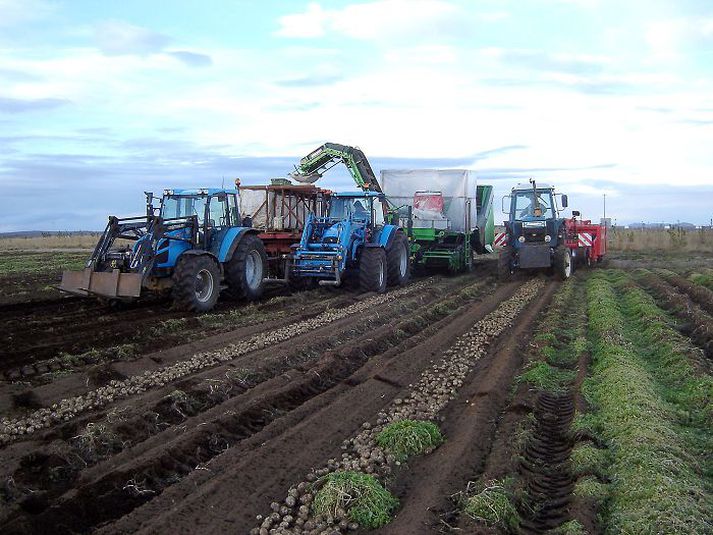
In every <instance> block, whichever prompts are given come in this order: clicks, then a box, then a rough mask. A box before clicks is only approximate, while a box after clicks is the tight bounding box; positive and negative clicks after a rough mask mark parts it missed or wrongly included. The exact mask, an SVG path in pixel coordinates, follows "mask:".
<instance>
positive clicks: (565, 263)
mask: <svg viewBox="0 0 713 535" xmlns="http://www.w3.org/2000/svg"><path fill="white" fill-rule="evenodd" d="M558 195H559V194H555V189H554V187H552V186H549V185H546V184H540V185H537V184H536V183H535V181H534V180H532V179H530V184H518V185H517V186H515V187H514V188H513V189H512V192H511V194H510V195H508V196H506V197H505V198H504V199H503V211H504V212H506V213H507V214H508V220H507V221H506V222H505V233H506V236H507V237H506V240H507V244H506V245H505V247H503V249H502V250H501V251H500V256H499V259H498V274H499V278H500V280H509V279H510V277H511V275H512V274H513V273H514V272H515V271H516V270H533V269H543V268H545V269H550V270H551V271H553V272H554V273H555V274H556V275H557V276H558V277H559V278H560V279H562V280H564V279H567V278H569V276H570V275H571V274H572V269H573V267H574V265H573V258H572V251H571V249H570V247H569V245H568V241H567V237H568V235H569V233H568V230H567V228H568V227H567V225H568V222H569V221H571V220H568V219H565V218H563V217H561V216H560V212H561V209H560V208H559V207H558V206H557V196H558ZM506 198H508V199H509V200H510V209H509V210H507V211H506V210H505V203H504V201H505V199H506ZM560 204H561V207H562V209H564V208H566V207H567V195H561V201H560ZM577 214H578V213H577Z"/></svg>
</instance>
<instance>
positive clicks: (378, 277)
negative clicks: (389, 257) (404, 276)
mask: <svg viewBox="0 0 713 535" xmlns="http://www.w3.org/2000/svg"><path fill="white" fill-rule="evenodd" d="M386 271H387V269H386V252H385V251H384V250H383V249H382V248H381V247H369V248H367V247H364V249H362V252H361V259H360V260H359V286H361V288H362V290H365V291H367V292H377V293H384V292H385V291H386V278H387V274H386Z"/></svg>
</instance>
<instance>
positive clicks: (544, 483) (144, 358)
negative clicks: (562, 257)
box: [0, 253, 713, 535]
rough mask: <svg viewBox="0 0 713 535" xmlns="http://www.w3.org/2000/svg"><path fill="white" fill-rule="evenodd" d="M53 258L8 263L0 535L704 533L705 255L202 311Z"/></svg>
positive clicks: (707, 527)
mask: <svg viewBox="0 0 713 535" xmlns="http://www.w3.org/2000/svg"><path fill="white" fill-rule="evenodd" d="M6 254H10V253H6ZM44 254H46V253H32V255H29V256H28V255H27V254H26V253H18V254H17V258H15V259H12V258H9V257H5V260H4V263H2V264H1V266H8V267H7V268H3V269H4V271H2V272H1V273H0V276H2V277H6V279H4V280H10V279H8V278H7V277H16V280H17V285H16V286H15V287H16V288H20V287H22V288H25V287H27V288H29V289H28V290H27V291H26V293H21V292H15V293H13V292H14V290H12V289H10V290H8V291H7V293H6V294H3V295H2V296H0V299H3V301H2V304H1V305H0V317H1V318H2V321H3V325H4V326H5V327H6V328H5V329H4V330H3V333H2V335H0V336H2V337H3V339H2V345H1V347H2V348H3V349H2V355H1V356H0V363H1V366H0V371H1V372H2V374H3V376H2V380H1V381H0V407H2V420H0V444H1V446H0V447H1V448H2V449H0V452H1V453H0V455H2V461H3V462H2V463H1V464H0V466H1V467H2V468H0V481H1V482H2V485H0V523H1V524H2V525H3V533H8V534H14V533H17V534H20V533H23V534H25V533H48V532H52V533H59V534H63V533H67V534H69V533H104V534H119V533H121V534H128V533H146V534H148V533H164V532H171V533H250V532H252V533H256V534H259V535H263V534H270V533H294V534H297V533H315V534H316V533H346V532H350V531H353V530H358V531H360V532H366V531H367V529H366V528H367V527H371V528H373V529H374V530H375V532H378V533H393V534H397V533H399V534H400V533H414V534H417V533H450V532H453V533H563V534H568V533H572V534H575V533H590V534H597V533H620V532H628V533H671V532H681V533H684V532H685V533H711V532H713V527H712V526H711V524H710V520H709V519H710V514H709V513H710V511H711V510H713V501H712V499H711V496H712V494H711V491H712V490H713V477H712V474H713V465H712V464H711V459H710V451H711V449H713V433H712V432H711V429H713V413H712V412H711V405H710V400H711V398H712V397H713V379H711V375H710V370H711V351H713V346H711V340H712V338H711V336H712V334H711V326H712V325H713V315H712V314H711V309H710V308H709V307H710V303H711V301H710V288H708V287H707V286H706V284H705V283H706V282H707V280H708V279H707V278H706V277H707V276H708V275H709V271H707V266H709V265H710V263H708V264H706V263H704V262H701V263H696V262H695V261H691V260H690V259H688V260H682V261H681V263H680V264H671V263H669V264H668V265H663V264H661V263H660V262H659V260H658V259H656V258H654V257H652V258H651V259H649V258H648V257H645V258H643V259H637V258H633V257H626V258H619V259H613V261H612V262H611V263H610V265H611V266H612V267H613V268H612V269H601V268H595V269H591V270H588V269H582V270H580V271H578V272H577V273H576V274H575V276H574V278H573V279H572V280H569V281H567V282H565V283H561V282H557V281H554V280H552V279H549V278H547V277H546V276H544V275H541V276H538V277H534V278H531V279H526V278H516V279H515V280H514V281H513V282H509V283H507V284H501V283H498V282H496V279H495V277H494V271H495V265H494V262H493V261H492V260H484V261H481V263H480V264H479V265H478V267H477V269H476V270H475V271H474V272H473V273H470V274H466V275H461V276H456V277H445V276H436V277H429V278H420V279H415V280H414V281H412V282H411V283H410V284H408V285H407V286H405V287H403V288H399V289H395V290H390V291H389V292H388V293H386V294H383V295H376V294H364V293H358V292H356V291H347V290H340V289H329V290H327V289H319V290H314V291H307V292H297V293H290V292H288V291H286V290H284V289H275V290H274V291H273V294H272V295H270V296H268V297H267V298H266V299H264V300H262V301H261V302H258V303H255V304H251V305H246V304H244V303H240V302H230V301H224V302H221V303H220V305H219V306H218V308H217V309H216V310H215V311H213V312H211V313H209V314H203V315H194V314H186V313H182V312H178V311H175V310H173V309H171V307H170V304H169V303H168V302H166V301H163V300H160V299H154V300H147V301H142V302H138V303H136V304H133V305H126V306H122V307H118V308H117V307H113V308H112V307H109V306H106V305H102V304H100V303H97V302H94V301H89V300H81V299H74V298H60V297H59V296H57V295H56V294H51V293H48V290H46V289H45V287H46V286H50V287H51V285H52V284H54V283H55V282H56V279H57V276H58V273H59V271H60V270H61V268H62V266H63V265H69V264H67V262H72V261H75V260H76V259H75V260H72V259H71V258H70V259H68V258H67V257H66V256H62V257H61V258H62V260H61V262H60V264H53V262H52V260H51V259H50V258H49V257H44V256H42V255H44ZM68 254H69V253H68ZM706 261H708V260H706ZM22 266H36V268H35V269H34V271H33V270H29V269H28V270H27V273H25V274H24V275H23V269H24V268H23V267H22ZM23 277H24V279H23ZM23 280H24V282H23ZM33 281H35V282H33ZM36 281H40V282H36ZM24 284H26V286H22V285H24ZM33 285H34V286H33ZM6 288H11V286H6ZM23 292H24V290H23ZM632 419H633V420H634V421H635V422H636V425H635V426H634V428H632V427H631V426H630V425H627V422H629V421H631V420H632ZM367 495H368V496H369V498H363V499H361V501H360V500H359V499H358V498H359V497H361V496H367Z"/></svg>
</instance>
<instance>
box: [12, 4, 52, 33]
mask: <svg viewBox="0 0 713 535" xmlns="http://www.w3.org/2000/svg"><path fill="white" fill-rule="evenodd" d="M54 10H55V8H54V5H53V4H51V3H50V2H47V1H46V0H0V27H3V26H4V27H11V26H15V25H18V24H22V23H25V22H30V21H34V20H39V19H43V18H45V17H47V16H49V15H51V14H52V13H54Z"/></svg>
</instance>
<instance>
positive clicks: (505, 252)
mask: <svg viewBox="0 0 713 535" xmlns="http://www.w3.org/2000/svg"><path fill="white" fill-rule="evenodd" d="M511 263H512V248H510V247H504V248H503V249H502V250H501V251H500V254H499V255H498V280H500V281H501V282H507V281H509V280H510V279H511V278H512V268H511Z"/></svg>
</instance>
